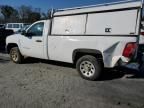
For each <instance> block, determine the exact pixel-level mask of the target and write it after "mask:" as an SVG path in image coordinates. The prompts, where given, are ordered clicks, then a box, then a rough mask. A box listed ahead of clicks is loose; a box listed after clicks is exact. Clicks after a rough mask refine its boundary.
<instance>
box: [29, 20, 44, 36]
mask: <svg viewBox="0 0 144 108" xmlns="http://www.w3.org/2000/svg"><path fill="white" fill-rule="evenodd" d="M43 28H44V22H40V23H36V24H34V25H33V26H32V27H31V28H30V29H29V30H28V31H27V33H29V34H32V36H42V35H43Z"/></svg>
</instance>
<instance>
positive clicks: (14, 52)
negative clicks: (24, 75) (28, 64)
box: [10, 47, 24, 64]
mask: <svg viewBox="0 0 144 108" xmlns="http://www.w3.org/2000/svg"><path fill="white" fill-rule="evenodd" d="M10 59H11V60H12V61H13V62H14V63H19V64H20V63H22V61H23V59H24V57H23V56H22V55H21V53H20V51H19V49H18V47H13V48H11V50H10Z"/></svg>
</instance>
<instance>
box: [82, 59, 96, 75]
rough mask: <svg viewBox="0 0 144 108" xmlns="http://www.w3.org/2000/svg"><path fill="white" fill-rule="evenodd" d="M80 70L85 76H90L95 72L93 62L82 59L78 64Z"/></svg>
mask: <svg viewBox="0 0 144 108" xmlns="http://www.w3.org/2000/svg"><path fill="white" fill-rule="evenodd" d="M80 71H81V73H82V74H83V75H84V76H86V77H91V76H93V75H94V74H95V67H94V65H93V63H91V62H89V61H83V62H82V63H81V64H80Z"/></svg>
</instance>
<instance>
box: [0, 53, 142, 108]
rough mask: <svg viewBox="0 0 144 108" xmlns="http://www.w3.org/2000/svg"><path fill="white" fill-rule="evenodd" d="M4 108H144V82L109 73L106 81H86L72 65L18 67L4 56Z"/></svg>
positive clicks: (0, 100) (0, 59) (0, 97)
mask: <svg viewBox="0 0 144 108" xmlns="http://www.w3.org/2000/svg"><path fill="white" fill-rule="evenodd" d="M0 108H144V79H143V78H138V77H134V76H133V75H131V74H130V75H129V74H125V73H124V72H121V73H120V72H118V71H114V72H113V71H108V70H106V74H105V77H104V78H103V79H102V81H94V82H92V81H86V80H83V79H82V78H81V77H80V76H79V75H78V73H77V71H76V70H75V68H74V67H73V66H72V65H70V64H65V63H60V62H58V63H57V62H52V61H45V60H37V59H27V60H26V63H25V64H21V65H18V64H14V63H12V62H11V61H10V60H9V57H8V55H6V54H2V53H0Z"/></svg>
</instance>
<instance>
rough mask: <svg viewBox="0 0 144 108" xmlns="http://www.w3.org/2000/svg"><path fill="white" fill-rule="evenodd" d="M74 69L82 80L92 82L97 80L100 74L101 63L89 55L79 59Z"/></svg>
mask: <svg viewBox="0 0 144 108" xmlns="http://www.w3.org/2000/svg"><path fill="white" fill-rule="evenodd" d="M76 68H77V70H78V72H79V74H80V75H81V76H82V77H83V78H84V79H87V80H92V81H95V80H98V79H99V78H100V76H101V73H102V66H101V63H100V62H99V61H98V60H97V59H96V58H95V57H94V56H90V55H86V56H83V57H81V58H80V59H79V60H78V61H77V63H76Z"/></svg>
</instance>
